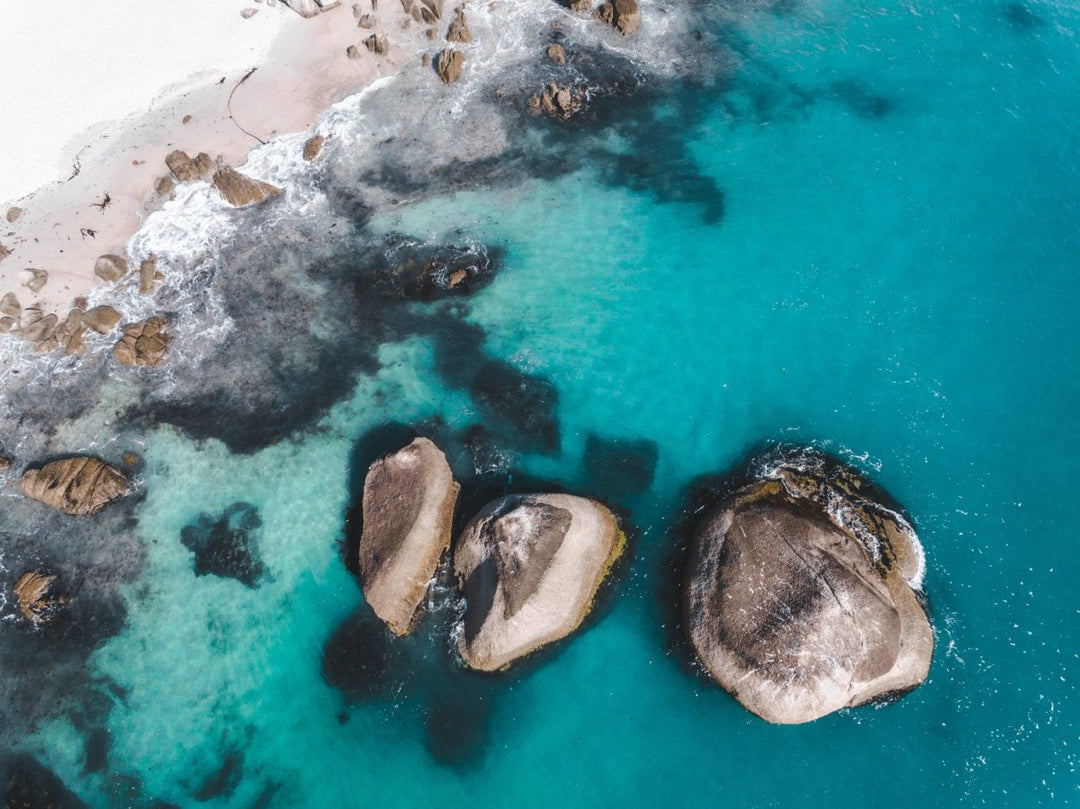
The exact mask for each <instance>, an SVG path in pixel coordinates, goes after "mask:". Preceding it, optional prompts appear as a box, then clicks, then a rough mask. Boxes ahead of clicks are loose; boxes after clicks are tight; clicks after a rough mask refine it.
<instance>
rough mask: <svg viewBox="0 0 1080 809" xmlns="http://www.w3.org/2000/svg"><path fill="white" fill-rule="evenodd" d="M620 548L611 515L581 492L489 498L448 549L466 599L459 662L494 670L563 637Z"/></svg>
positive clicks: (589, 605)
mask: <svg viewBox="0 0 1080 809" xmlns="http://www.w3.org/2000/svg"><path fill="white" fill-rule="evenodd" d="M625 547H626V538H625V536H624V534H623V532H622V531H621V530H620V529H619V524H618V522H617V521H616V519H615V516H614V515H613V514H612V513H611V512H610V511H609V510H608V509H607V508H605V507H604V506H603V505H601V504H600V503H597V502H595V501H593V500H587V499H585V498H584V497H574V496H572V495H566V494H529V495H510V496H508V497H503V498H501V499H499V500H496V501H494V502H492V503H489V504H488V505H487V506H485V507H484V508H483V509H482V510H481V511H480V513H479V514H477V515H476V516H475V517H473V519H472V520H471V521H470V522H469V524H468V525H467V526H466V527H465V529H464V530H463V531H462V533H461V537H460V538H459V540H458V545H457V550H456V551H455V552H454V572H455V574H456V575H457V579H458V583H459V585H460V586H461V588H462V592H463V594H464V596H465V604H466V606H465V615H464V619H463V623H462V626H461V632H460V634H459V642H458V651H459V652H460V654H461V658H462V660H463V661H464V662H465V664H466V665H467V666H469V667H470V668H473V669H478V670H480V671H497V670H499V669H502V668H505V667H506V666H508V665H510V664H511V663H512V662H513V661H515V660H517V659H518V658H520V657H522V656H524V655H527V654H529V653H530V652H533V651H535V650H536V649H539V648H540V647H541V646H545V645H547V644H548V643H552V642H554V641H557V640H559V639H560V638H564V637H566V636H567V635H569V634H570V633H571V632H573V631H574V630H575V629H577V628H578V627H579V626H580V625H581V622H582V621H583V620H584V619H585V616H586V615H588V613H589V611H590V610H591V608H592V604H593V599H594V597H595V596H596V591H597V589H598V588H599V586H600V584H601V583H602V582H603V580H604V578H605V577H606V576H607V574H608V572H609V571H610V570H611V566H612V565H613V564H614V563H615V560H616V559H618V558H619V556H620V555H621V554H622V551H623V549H624V548H625Z"/></svg>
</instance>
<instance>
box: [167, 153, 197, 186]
mask: <svg viewBox="0 0 1080 809" xmlns="http://www.w3.org/2000/svg"><path fill="white" fill-rule="evenodd" d="M165 165H166V166H168V167H169V171H171V172H172V173H173V176H174V177H176V179H177V180H179V181H180V182H182V183H190V182H194V181H195V180H201V179H202V176H201V175H200V174H199V169H198V167H196V165H195V161H194V160H192V159H191V158H190V157H189V156H188V154H187V152H183V151H181V150H180V149H177V150H175V151H172V152H169V154H167V155H166V156H165Z"/></svg>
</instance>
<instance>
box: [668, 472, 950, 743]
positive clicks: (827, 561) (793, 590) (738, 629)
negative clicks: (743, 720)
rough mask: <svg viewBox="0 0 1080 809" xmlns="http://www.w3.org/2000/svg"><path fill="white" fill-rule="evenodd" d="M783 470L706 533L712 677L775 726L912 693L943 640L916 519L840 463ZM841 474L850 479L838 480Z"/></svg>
mask: <svg viewBox="0 0 1080 809" xmlns="http://www.w3.org/2000/svg"><path fill="white" fill-rule="evenodd" d="M819 468H820V469H823V470H825V472H824V473H823V474H818V473H816V472H807V471H805V470H806V467H805V466H802V467H801V468H795V467H785V466H783V465H781V466H777V467H773V468H772V469H771V470H770V471H769V473H768V474H767V475H765V476H764V479H762V480H758V481H757V482H753V483H750V484H748V485H746V486H744V487H742V488H740V489H738V490H736V491H735V492H734V493H733V494H731V495H729V496H727V497H726V498H724V499H723V500H722V501H721V502H719V503H717V504H716V505H714V506H713V507H712V508H711V509H710V510H709V511H708V512H707V513H706V514H705V516H704V518H703V520H702V521H701V523H700V524H699V526H698V527H697V530H696V532H695V536H694V545H693V548H692V551H691V558H690V564H689V567H688V572H687V582H686V591H685V601H684V611H685V619H686V626H687V630H688V632H689V636H690V640H691V643H692V645H693V647H694V649H695V651H696V653H697V656H698V658H699V659H700V661H701V662H702V664H703V665H704V666H705V669H706V670H707V671H708V672H709V674H710V675H711V676H712V677H713V678H714V679H715V680H716V681H717V682H718V683H719V684H720V685H721V686H722V687H723V688H724V689H726V690H727V691H728V692H730V693H731V694H732V695H733V696H734V697H735V698H736V699H737V700H739V702H741V703H742V704H743V706H745V707H746V708H747V709H748V710H750V711H752V712H753V713H755V714H757V715H758V716H760V717H761V718H763V719H765V720H767V721H769V722H777V723H784V724H792V723H798V722H809V721H811V720H813V719H817V718H819V717H821V716H824V715H826V714H828V713H831V712H832V711H835V710H838V709H840V708H845V707H849V706H855V705H861V704H863V703H866V702H869V701H871V700H874V699H876V698H879V697H884V696H888V695H894V694H899V693H903V692H906V691H908V690H910V689H912V688H914V687H916V686H917V685H919V684H920V683H921V682H922V681H923V680H924V679H925V678H926V675H927V672H928V670H929V667H930V659H931V656H932V654H933V647H934V635H933V631H932V630H931V628H930V622H929V620H928V619H927V616H926V612H925V611H924V610H923V607H922V605H921V603H920V602H919V600H918V598H917V597H916V593H915V591H916V589H918V588H920V587H921V578H922V569H923V562H922V552H921V548H920V546H919V544H918V538H917V537H916V535H915V532H914V530H913V529H912V528H911V526H910V525H909V524H908V522H907V521H906V520H905V519H904V518H903V517H902V516H900V515H899V514H898V513H897V512H895V511H892V510H890V509H888V508H886V507H885V506H883V505H880V504H879V503H877V502H875V501H874V500H873V499H871V497H870V496H869V494H868V493H867V487H866V485H865V484H864V482H862V481H861V479H859V478H858V477H857V476H856V475H854V474H853V473H850V470H846V468H843V467H840V465H839V464H838V463H836V462H832V463H830V464H824V465H823V466H821V467H819ZM837 470H841V471H839V472H838V471H837Z"/></svg>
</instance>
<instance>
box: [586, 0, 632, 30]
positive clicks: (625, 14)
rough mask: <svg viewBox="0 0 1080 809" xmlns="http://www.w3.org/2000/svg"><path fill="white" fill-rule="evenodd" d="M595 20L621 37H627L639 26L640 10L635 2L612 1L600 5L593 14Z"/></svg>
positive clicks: (630, 0) (628, 0) (629, 0)
mask: <svg viewBox="0 0 1080 809" xmlns="http://www.w3.org/2000/svg"><path fill="white" fill-rule="evenodd" d="M595 16H596V19H598V20H599V21H600V22H602V23H604V24H606V25H610V26H612V27H614V29H615V30H616V31H618V32H619V33H620V34H621V35H622V36H624V37H628V36H630V35H631V34H633V33H634V32H635V31H637V29H638V27H639V26H640V25H641V9H640V8H639V7H638V4H637V0H612V1H611V2H607V3H601V4H600V6H599V7H598V8H597V9H596V12H595Z"/></svg>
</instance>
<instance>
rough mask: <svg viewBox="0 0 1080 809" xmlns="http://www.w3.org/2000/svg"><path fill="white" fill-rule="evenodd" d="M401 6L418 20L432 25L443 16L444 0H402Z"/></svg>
mask: <svg viewBox="0 0 1080 809" xmlns="http://www.w3.org/2000/svg"><path fill="white" fill-rule="evenodd" d="M401 7H402V9H403V10H404V11H405V13H406V14H408V15H409V16H410V17H412V18H413V19H414V20H416V22H419V23H424V24H425V25H431V24H432V23H436V22H438V21H439V20H440V19H441V18H442V12H443V0H401Z"/></svg>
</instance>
